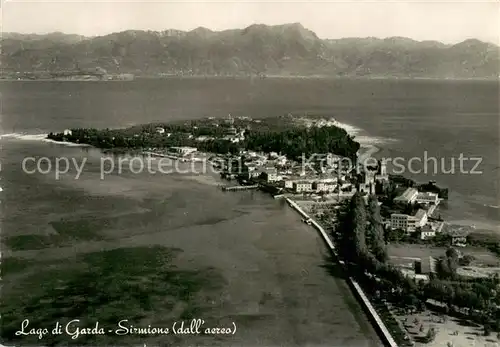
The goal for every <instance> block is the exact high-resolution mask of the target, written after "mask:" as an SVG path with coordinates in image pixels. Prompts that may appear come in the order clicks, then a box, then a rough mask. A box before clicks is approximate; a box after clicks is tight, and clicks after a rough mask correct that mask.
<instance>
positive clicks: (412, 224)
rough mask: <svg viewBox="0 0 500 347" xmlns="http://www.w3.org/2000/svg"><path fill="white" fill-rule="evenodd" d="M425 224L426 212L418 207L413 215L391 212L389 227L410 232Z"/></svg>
mask: <svg viewBox="0 0 500 347" xmlns="http://www.w3.org/2000/svg"><path fill="white" fill-rule="evenodd" d="M426 224H427V212H426V211H425V210H422V209H419V210H418V211H417V212H416V213H415V214H414V215H413V216H410V215H407V214H404V213H393V214H391V229H393V230H395V229H401V230H404V231H405V232H407V233H411V232H414V231H416V230H417V228H421V227H423V226H424V225H426Z"/></svg>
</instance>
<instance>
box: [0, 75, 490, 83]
mask: <svg viewBox="0 0 500 347" xmlns="http://www.w3.org/2000/svg"><path fill="white" fill-rule="evenodd" d="M179 79H198V80H199V79H207V80H208V79H210V80H248V79H250V80H266V79H290V80H292V79H307V80H314V79H318V80H403V81H406V80H422V81H450V82H451V81H500V77H496V78H495V77H453V78H451V77H450V78H447V77H397V76H330V75H296V76H289V75H267V76H266V77H259V76H212V75H210V76H204V75H193V76H175V75H172V76H135V78H134V79H133V80H126V79H124V80H119V79H113V80H98V79H95V80H94V79H88V80H86V79H58V78H39V79H28V78H26V79H17V78H0V82H3V81H5V82H12V81H15V82H27V81H29V82H132V81H135V80H179Z"/></svg>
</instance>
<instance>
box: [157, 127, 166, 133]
mask: <svg viewBox="0 0 500 347" xmlns="http://www.w3.org/2000/svg"><path fill="white" fill-rule="evenodd" d="M155 131H156V132H157V133H158V134H164V133H165V129H164V128H162V127H156V129H155Z"/></svg>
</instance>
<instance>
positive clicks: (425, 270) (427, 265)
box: [414, 257, 437, 275]
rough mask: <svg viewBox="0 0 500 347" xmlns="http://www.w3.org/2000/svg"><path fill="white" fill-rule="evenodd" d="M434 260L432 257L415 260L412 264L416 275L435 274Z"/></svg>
mask: <svg viewBox="0 0 500 347" xmlns="http://www.w3.org/2000/svg"><path fill="white" fill-rule="evenodd" d="M436 264H437V262H436V259H434V258H433V257H424V258H421V259H420V260H416V261H415V263H414V267H415V274H416V275H430V274H432V273H435V272H436Z"/></svg>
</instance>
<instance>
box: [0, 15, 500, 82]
mask: <svg viewBox="0 0 500 347" xmlns="http://www.w3.org/2000/svg"><path fill="white" fill-rule="evenodd" d="M1 49H2V51H1V56H0V58H1V63H0V64H1V65H0V67H1V68H2V72H3V74H6V73H16V72H21V73H24V72H40V71H44V72H47V71H48V72H54V71H55V72H57V71H70V70H79V69H95V68H101V69H104V70H106V71H108V72H109V73H133V74H136V75H139V76H141V75H142V76H159V75H201V76H203V75H204V76H214V75H219V76H220V75H222V76H238V75H279V76H316V75H317V76H370V77H388V76H389V77H416V78H498V76H499V75H500V54H499V51H500V49H499V47H498V46H496V45H493V44H491V43H485V42H482V41H479V40H475V39H470V40H466V41H464V42H461V43H458V44H455V45H446V44H443V43H440V42H437V41H422V42H419V41H415V40H412V39H408V38H404V37H391V38H386V39H378V38H344V39H334V40H331V39H320V38H318V36H317V35H316V34H315V33H314V32H312V31H310V30H308V29H306V28H304V27H303V26H302V25H301V24H300V23H291V24H283V25H276V26H268V25H263V24H254V25H251V26H249V27H247V28H245V29H232V30H224V31H218V32H216V31H212V30H210V29H207V28H203V27H199V28H197V29H194V30H191V31H188V32H186V31H181V30H173V29H171V30H165V31H140V30H128V31H123V32H118V33H112V34H109V35H105V36H99V37H90V38H87V37H83V36H79V35H66V34H63V33H52V34H47V35H34V34H33V35H25V34H16V33H4V34H3V36H2V40H1Z"/></svg>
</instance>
